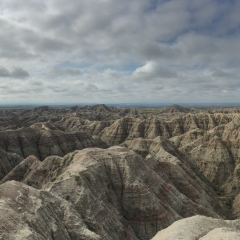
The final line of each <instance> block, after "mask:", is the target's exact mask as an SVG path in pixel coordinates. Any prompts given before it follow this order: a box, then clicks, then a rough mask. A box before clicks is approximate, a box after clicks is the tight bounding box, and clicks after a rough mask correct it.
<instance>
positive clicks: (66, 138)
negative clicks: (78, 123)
mask: <svg viewBox="0 0 240 240" xmlns="http://www.w3.org/2000/svg"><path fill="white" fill-rule="evenodd" d="M0 139H1V141H0V155H1V158H0V179H1V178H2V177H4V176H5V175H6V174H7V173H8V172H9V171H11V170H12V169H13V168H14V167H15V166H16V165H17V164H18V163H20V162H21V161H22V160H23V159H24V158H26V157H28V156H29V155H35V156H36V157H37V158H38V159H40V160H44V159H45V158H46V157H48V156H51V155H57V156H64V155H65V154H67V153H69V152H72V151H74V150H76V149H83V148H87V147H105V145H104V143H103V142H101V141H100V140H97V139H96V140H94V139H93V138H92V137H91V136H90V135H88V134H87V133H85V132H74V133H69V132H62V131H51V130H47V131H46V130H36V129H31V128H29V129H23V130H15V131H4V132H0Z"/></svg>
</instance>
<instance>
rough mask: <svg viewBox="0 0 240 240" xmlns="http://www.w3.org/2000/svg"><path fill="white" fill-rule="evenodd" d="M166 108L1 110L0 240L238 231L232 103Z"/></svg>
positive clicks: (144, 238)
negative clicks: (218, 106)
mask: <svg viewBox="0 0 240 240" xmlns="http://www.w3.org/2000/svg"><path fill="white" fill-rule="evenodd" d="M169 109H170V110H169ZM169 109H168V110H167V111H166V112H161V113H159V111H158V113H156V114H154V113H151V114H149V115H148V114H140V113H139V112H138V111H137V110H131V109H125V110H124V109H119V108H115V107H107V106H105V105H96V106H86V107H78V106H75V107H72V108H68V109H64V108H62V109H55V108H50V107H47V106H43V107H39V108H35V109H25V110H23V109H5V110H3V109H2V110H0V114H1V117H0V129H1V130H2V131H1V132H0V218H1V223H3V224H2V225H1V224H0V239H3V240H5V239H60V240H61V239H104V240H105V239H106V240H112V239H114V240H115V239H116V240H118V239H119V240H120V239H121V240H122V239H124V240H127V239H128V240H129V239H130V240H137V239H138V240H148V239H151V238H153V237H154V235H156V234H157V232H158V231H160V230H162V229H164V228H167V227H169V225H171V224H173V225H171V226H170V227H169V228H170V229H172V228H171V227H172V226H175V225H174V224H175V223H174V222H176V221H177V222H176V226H182V225H181V224H182V223H181V221H184V220H181V219H183V218H188V217H191V216H194V215H196V214H198V215H204V216H208V217H214V218H218V219H211V218H206V219H205V218H203V217H196V219H195V218H194V217H193V218H189V220H188V219H186V221H187V222H185V223H184V222H183V225H184V224H187V225H188V226H192V227H193V228H195V226H196V225H197V226H199V229H198V230H196V231H195V232H194V233H193V235H191V234H190V233H189V231H185V230H186V229H185V230H184V228H182V229H183V232H182V233H176V236H177V237H180V236H182V239H215V237H216V236H220V235H221V236H223V237H225V238H224V239H228V238H227V237H229V239H233V237H236V239H238V238H239V232H238V229H236V228H237V227H235V229H234V226H235V225H236V224H239V223H238V221H233V222H230V221H224V220H221V219H220V218H221V217H222V218H224V219H226V218H231V217H232V214H233V215H234V217H237V218H240V189H239V186H240V170H239V169H240V162H239V159H240V155H239V146H240V140H239V139H240V138H239V136H240V131H239V130H240V127H239V126H240V115H239V110H238V109H236V110H233V109H220V110H219V111H218V110H217V109H215V110H214V109H211V110H209V111H203V110H202V111H196V110H192V109H186V108H182V107H180V106H177V105H174V106H172V107H170V108H169ZM143 112H144V111H143ZM119 144H120V145H121V146H115V145H119ZM110 146H114V147H110ZM96 147H97V148H96ZM108 147H110V148H108ZM104 148H108V149H104ZM230 210H232V213H231V212H230ZM33 213H34V214H33ZM209 219H210V220H209ZM178 220H180V222H178ZM191 223H192V225H191ZM202 223H204V224H206V223H207V226H208V227H209V228H208V227H204V225H203V224H202ZM178 224H180V225H178ZM201 226H202V227H204V228H201ZM188 228H189V227H188ZM196 229H197V227H196ZM204 229H205V230H204ZM203 230H204V231H203ZM171 232H172V233H173V234H175V230H170V231H169V230H168V228H167V229H165V230H163V231H160V232H159V234H160V236H161V239H178V238H171V237H172V236H175V235H171ZM195 233H197V234H198V233H199V234H200V235H196V234H195ZM169 234H170V235H169ZM181 234H184V235H181ZM194 234H195V235H194ZM158 236H159V235H156V237H158ZM169 236H170V237H169ZM221 236H220V237H221ZM188 237H189V238H188ZM211 237H212V238H211ZM219 239H221V238H219Z"/></svg>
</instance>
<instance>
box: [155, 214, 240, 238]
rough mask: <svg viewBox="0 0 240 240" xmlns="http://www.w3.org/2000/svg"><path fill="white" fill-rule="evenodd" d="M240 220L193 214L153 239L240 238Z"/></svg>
mask: <svg viewBox="0 0 240 240" xmlns="http://www.w3.org/2000/svg"><path fill="white" fill-rule="evenodd" d="M238 239H240V220H234V221H229V220H221V219H215V218H210V217H205V216H193V217H190V218H185V219H181V220H179V221H176V222H174V223H173V224H172V225H171V226H169V227H168V228H166V229H164V230H162V231H160V232H158V233H157V234H156V236H155V237H153V238H152V240H238Z"/></svg>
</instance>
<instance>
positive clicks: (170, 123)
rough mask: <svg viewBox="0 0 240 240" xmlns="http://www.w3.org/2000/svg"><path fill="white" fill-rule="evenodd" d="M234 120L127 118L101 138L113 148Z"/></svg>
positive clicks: (197, 116)
mask: <svg viewBox="0 0 240 240" xmlns="http://www.w3.org/2000/svg"><path fill="white" fill-rule="evenodd" d="M232 119H233V116H226V115H223V114H216V115H211V114H205V113H199V114H185V115H181V116H178V117H174V118H173V119H172V120H164V119H161V118H156V117H154V118H148V119H145V120H142V119H139V118H128V117H125V118H122V119H118V120H116V121H115V122H114V123H113V124H112V125H111V126H110V127H107V128H105V129H103V130H102V132H100V133H99V136H100V137H101V138H102V139H103V141H105V142H106V143H107V144H108V145H110V146H112V145H118V144H121V143H122V142H124V141H125V140H131V139H134V138H139V137H142V138H147V139H153V138H155V137H157V136H164V137H166V138H171V137H174V136H180V135H182V134H184V133H187V132H189V131H192V130H196V129H199V130H200V131H201V130H202V131H208V130H210V129H212V128H214V127H216V126H219V125H221V124H226V123H229V122H230V121H231V120H232Z"/></svg>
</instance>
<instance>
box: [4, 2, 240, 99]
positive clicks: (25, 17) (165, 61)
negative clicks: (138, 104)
mask: <svg viewBox="0 0 240 240" xmlns="http://www.w3.org/2000/svg"><path fill="white" fill-rule="evenodd" d="M239 11H240V2H239V1H218V0H211V1H209V0H202V1H199V0H169V1H148V0H128V1H127V0H123V1H118V0H111V1H108V0H89V1H76V0H69V1H68V4H66V1H64V0H48V1H47V0H42V1H31V0H26V1H19V0H1V3H0V13H1V14H0V28H1V32H0V66H1V67H0V84H3V83H4V81H5V80H6V79H7V81H8V83H9V84H10V85H11V86H12V90H11V91H10V90H9V91H8V90H6V91H5V92H4V94H5V95H4V96H8V97H7V99H9V100H11V99H15V100H16V101H18V100H21V99H22V98H23V97H24V96H25V95H24V94H26V89H27V92H28V99H29V101H32V102H34V101H41V100H42V99H44V100H46V101H56V102H58V101H60V99H61V96H62V95H63V94H64V96H66V101H74V102H77V101H80V102H81V101H85V102H87V101H100V102H101V101H102V99H103V100H104V101H109V102H112V101H113V100H114V101H116V102H117V101H124V102H126V101H130V102H131V101H142V99H146V101H165V99H175V100H176V101H177V100H179V101H182V100H184V101H191V102H192V101H193V100H194V101H195V99H196V101H201V99H202V101H207V100H209V101H214V100H215V101H220V100H221V101H231V99H232V100H233V101H236V100H239V101H240V97H239V96H240V95H239V88H240V86H239V85H240V84H239V76H240V70H239V64H240V57H239V56H240V48H239V38H240V28H239V26H240V18H239ZM16 66H21V68H19V67H16ZM18 79H26V81H21V84H20V83H18V84H17V85H18V86H15V85H14V84H16V81H17V80H18ZM19 82H20V81H19ZM77 82H78V83H77ZM4 86H5V85H4ZM21 91H22V92H21ZM36 91H39V95H38V94H36ZM13 92H14V94H15V95H13ZM93 92H94V94H93ZM194 94H195V95H194ZM93 95H94V96H93ZM143 95H144V97H143ZM196 96H197V97H196ZM0 102H1V100H0Z"/></svg>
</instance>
